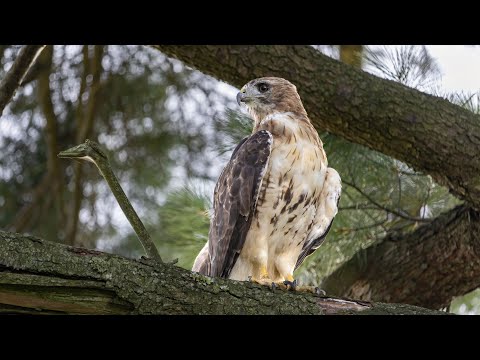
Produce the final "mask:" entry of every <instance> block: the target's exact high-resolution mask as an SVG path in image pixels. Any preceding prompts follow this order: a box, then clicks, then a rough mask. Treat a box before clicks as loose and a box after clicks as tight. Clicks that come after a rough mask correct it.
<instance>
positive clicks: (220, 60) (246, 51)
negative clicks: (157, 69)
mask: <svg viewBox="0 0 480 360" xmlns="http://www.w3.org/2000/svg"><path fill="white" fill-rule="evenodd" d="M154 47H155V48H157V49H158V50H160V51H162V52H163V53H165V54H167V55H169V56H174V57H176V58H178V59H179V60H181V61H183V62H184V63H186V64H188V65H191V66H193V67H195V68H196V69H198V70H200V71H202V72H204V73H206V74H209V75H212V76H214V77H216V78H217V79H220V80H223V81H226V82H228V83H230V84H232V85H234V86H237V87H240V86H242V85H244V84H245V83H246V82H247V81H249V80H251V79H253V78H256V77H260V76H281V77H284V78H287V79H289V80H290V81H292V82H293V83H294V84H296V85H297V87H298V92H299V94H300V96H301V97H302V100H303V102H304V105H305V108H306V109H307V111H308V113H309V115H310V116H311V119H312V121H313V123H314V125H315V127H316V128H317V129H321V130H327V131H329V132H331V133H333V134H336V135H338V136H341V137H343V138H345V139H347V140H349V141H352V142H355V143H358V144H362V145H365V146H367V147H369V148H371V149H374V150H377V151H380V152H382V153H384V154H387V155H389V156H392V157H394V158H397V159H399V160H401V161H404V162H405V163H407V164H409V165H410V166H412V167H414V168H415V169H417V170H419V171H422V172H424V173H426V174H430V175H431V176H432V177H433V178H434V179H435V180H436V181H437V182H438V183H440V184H442V185H445V186H447V187H449V188H450V189H451V191H452V193H454V194H455V195H457V196H459V197H460V198H462V199H465V200H467V201H469V202H470V203H472V204H473V205H474V206H476V208H477V209H478V208H480V151H479V149H480V116H478V115H474V114H473V113H472V112H470V111H468V110H466V109H463V108H461V107H460V106H457V105H453V104H452V103H450V102H448V101H447V100H444V99H441V98H438V97H435V96H431V95H427V94H424V93H422V92H420V91H417V90H414V89H411V88H408V87H406V86H403V85H401V84H399V83H396V82H393V81H389V80H384V79H380V78H378V77H376V76H373V75H370V74H368V73H365V72H363V71H360V70H358V69H355V68H353V67H352V66H347V65H345V64H342V63H340V62H339V61H336V60H333V59H331V58H329V57H327V56H324V55H322V54H321V53H320V52H318V51H317V50H315V49H314V48H313V47H311V46H239V45H237V46H226V45H225V46H177V45H155V46H154Z"/></svg>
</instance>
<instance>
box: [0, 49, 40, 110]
mask: <svg viewBox="0 0 480 360" xmlns="http://www.w3.org/2000/svg"><path fill="white" fill-rule="evenodd" d="M44 47H45V45H25V46H24V47H22V49H21V50H20V52H19V53H18V56H17V58H16V59H15V62H14V63H13V65H12V67H11V68H10V70H9V71H8V73H7V74H6V75H5V77H4V78H3V79H2V81H1V82H0V116H1V115H2V114H3V110H4V109H5V106H6V105H7V104H8V103H9V102H10V100H11V99H12V97H13V95H15V92H16V91H17V89H18V87H19V86H20V83H21V82H22V80H23V78H24V77H25V74H26V73H27V71H28V69H29V68H30V67H31V66H32V64H33V63H34V61H35V59H36V58H37V56H38V55H39V54H40V52H41V51H42V50H43V48H44Z"/></svg>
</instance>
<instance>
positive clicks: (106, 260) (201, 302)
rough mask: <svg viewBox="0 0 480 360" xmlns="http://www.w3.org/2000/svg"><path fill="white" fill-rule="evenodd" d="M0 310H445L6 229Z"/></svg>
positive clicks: (0, 246) (0, 248)
mask: <svg viewBox="0 0 480 360" xmlns="http://www.w3.org/2000/svg"><path fill="white" fill-rule="evenodd" d="M0 313H36V314H39V313H47V314H58V313H62V314H302V315H306V314H311V315H313V314H317V315H322V314H398V315H399V314H445V313H444V312H438V311H431V310H427V309H422V308H419V307H415V306H409V305H402V304H382V303H368V302H362V301H354V300H348V299H341V298H333V297H316V296H315V295H312V294H300V293H292V292H285V291H275V292H272V291H271V290H270V289H269V288H268V287H264V286H260V285H257V284H253V283H249V282H238V281H232V280H226V279H220V278H214V279H212V278H208V277H205V276H203V275H200V274H196V273H192V272H190V271H188V270H185V269H182V268H179V267H176V266H172V265H166V264H160V263H157V264H155V265H153V264H151V263H146V262H142V261H137V260H131V259H126V258H124V257H120V256H115V255H109V254H106V253H102V252H99V251H92V250H86V249H81V248H75V247H71V246H65V245H61V244H58V243H50V242H48V241H44V240H42V239H39V238H35V237H33V236H27V235H20V234H14V233H7V232H3V231H0Z"/></svg>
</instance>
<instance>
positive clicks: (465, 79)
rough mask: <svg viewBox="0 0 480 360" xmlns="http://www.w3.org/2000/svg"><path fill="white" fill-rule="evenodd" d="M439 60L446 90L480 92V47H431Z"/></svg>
mask: <svg viewBox="0 0 480 360" xmlns="http://www.w3.org/2000/svg"><path fill="white" fill-rule="evenodd" d="M427 47H428V50H430V54H431V55H432V56H433V57H435V58H436V59H437V60H438V64H439V65H440V68H441V70H442V86H443V87H444V88H445V90H448V91H452V92H453V91H455V92H460V91H461V90H463V91H465V92H478V91H479V90H480V46H466V45H429V46H427Z"/></svg>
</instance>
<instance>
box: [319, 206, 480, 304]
mask: <svg viewBox="0 0 480 360" xmlns="http://www.w3.org/2000/svg"><path fill="white" fill-rule="evenodd" d="M479 286H480V216H479V214H478V213H477V212H474V211H473V210H471V209H469V208H467V207H465V206H459V207H457V208H455V209H453V210H451V211H450V212H448V213H446V214H443V215H441V216H439V217H438V218H436V219H435V220H434V221H433V223H431V224H429V225H424V226H421V227H419V228H418V229H417V230H416V231H414V232H412V233H411V234H408V235H403V236H401V237H400V238H399V237H398V236H396V235H394V234H391V235H389V236H387V237H386V238H385V239H383V241H382V242H381V243H379V244H377V245H373V246H370V247H369V248H367V249H365V250H361V251H359V252H358V253H357V254H355V256H354V257H353V258H352V259H351V260H350V261H348V262H347V263H345V264H344V265H342V266H341V267H340V268H339V269H337V270H336V271H335V272H334V273H333V274H332V275H330V276H329V277H328V278H327V279H326V280H325V281H324V283H323V284H322V288H323V289H325V290H326V291H327V292H328V293H331V294H333V295H338V296H346V297H352V298H355V299H361V300H367V301H384V302H390V301H395V302H401V303H406V304H412V305H418V306H423V307H427V308H430V309H440V308H443V307H445V306H448V305H449V304H450V302H451V300H452V299H453V297H455V296H459V295H464V294H466V293H468V292H470V291H472V290H474V289H476V288H478V287H479Z"/></svg>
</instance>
